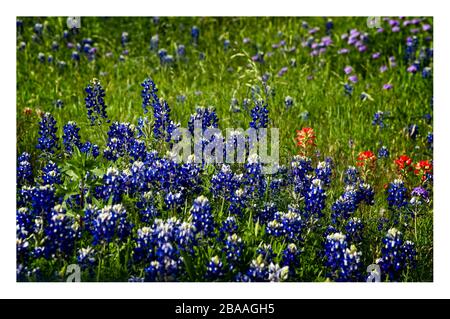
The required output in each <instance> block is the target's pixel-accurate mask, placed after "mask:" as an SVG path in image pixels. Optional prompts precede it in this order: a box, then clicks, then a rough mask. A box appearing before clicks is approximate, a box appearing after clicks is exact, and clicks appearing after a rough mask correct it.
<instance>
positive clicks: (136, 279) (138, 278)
mask: <svg viewBox="0 0 450 319" xmlns="http://www.w3.org/2000/svg"><path fill="white" fill-rule="evenodd" d="M128 282H145V278H144V277H137V276H131V277H130V278H128Z"/></svg>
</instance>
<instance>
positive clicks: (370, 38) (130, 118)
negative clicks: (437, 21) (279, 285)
mask: <svg viewBox="0 0 450 319" xmlns="http://www.w3.org/2000/svg"><path fill="white" fill-rule="evenodd" d="M16 56H17V61H16V63H17V132H16V133H17V136H16V137H17V154H16V156H17V195H16V196H17V210H16V229H17V232H16V236H17V240H16V245H17V249H16V251H17V281H67V279H68V277H69V276H70V275H73V274H75V273H76V275H77V276H78V277H76V278H78V279H77V280H80V281H83V282H85V281H102V282H103V281H131V282H142V281H227V282H228V281H240V282H243V281H245V282H247V281H252V282H253V281H258V282H263V281H272V282H273V281H293V282H311V281H312V282H323V281H362V282H365V281H370V282H372V281H386V282H387V281H389V282H393V281H410V282H422V281H433V20H432V18H421V17H417V18H414V17H393V18H373V19H367V18H366V17H357V18H350V17H345V18H344V17H342V18H339V17H333V18H332V19H329V18H324V17H314V18H306V17H284V18H281V17H279V18H270V17H258V18H256V17H246V18H239V17H223V18H221V17H204V18H200V17H195V18H189V17H176V18H175V17H174V18H169V17H160V18H153V17H142V18H140V17H138V18H136V17H133V18H131V17H130V18H125V17H111V18H108V17H103V18H95V17H81V19H79V18H75V17H73V18H70V19H68V18H67V17H49V18H43V17H40V18H32V17H18V18H17V53H16ZM180 132H184V135H183V136H180V134H179V133H180ZM251 132H254V133H255V134H256V135H252V134H250V133H251ZM187 136H189V137H192V139H188V138H187ZM195 137H197V138H195ZM276 137H277V138H278V140H277V139H276ZM264 140H267V141H268V142H267V143H268V145H269V146H270V147H269V149H268V151H269V152H268V153H271V156H269V157H267V156H265V157H264V156H263V155H262V154H261V153H260V152H259V151H260V150H261V149H262V148H260V146H261V145H262V141H264ZM181 141H185V143H184V144H183V145H184V146H187V148H191V149H192V150H194V151H193V152H192V153H191V154H189V156H185V157H183V156H181V155H180V153H177V152H176V151H175V150H179V149H177V148H176V147H177V146H179V145H180V143H181ZM186 141H187V142H186ZM271 141H275V142H271ZM255 145H256V146H258V147H257V148H255V147H254V146H255ZM219 146H220V147H219ZM238 146H242V149H241V152H239V147H238ZM255 149H256V151H255ZM274 154H275V155H274ZM230 159H232V160H230ZM233 159H234V160H233ZM239 159H240V160H239ZM268 159H269V160H268ZM268 167H270V169H267V168H268ZM9 213H12V212H9Z"/></svg>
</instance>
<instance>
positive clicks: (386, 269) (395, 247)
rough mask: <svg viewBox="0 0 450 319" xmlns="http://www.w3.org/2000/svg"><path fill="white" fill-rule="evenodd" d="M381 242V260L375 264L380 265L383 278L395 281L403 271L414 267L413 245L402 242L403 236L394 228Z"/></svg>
mask: <svg viewBox="0 0 450 319" xmlns="http://www.w3.org/2000/svg"><path fill="white" fill-rule="evenodd" d="M382 242H383V247H382V248H381V258H380V259H379V260H378V262H377V263H378V264H379V265H380V268H381V273H382V276H383V278H387V279H389V280H390V281H397V280H399V279H400V276H401V274H402V272H403V271H404V270H405V269H407V268H409V267H414V266H415V260H416V249H415V247H414V243H413V242H410V241H406V242H403V234H402V233H401V232H400V231H399V230H397V229H396V228H391V229H389V231H388V232H387V234H386V236H385V237H384V238H383V240H382Z"/></svg>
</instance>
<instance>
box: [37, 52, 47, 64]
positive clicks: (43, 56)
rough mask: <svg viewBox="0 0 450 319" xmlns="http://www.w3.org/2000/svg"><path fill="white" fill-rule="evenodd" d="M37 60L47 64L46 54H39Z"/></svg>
mask: <svg viewBox="0 0 450 319" xmlns="http://www.w3.org/2000/svg"><path fill="white" fill-rule="evenodd" d="M37 58H38V60H39V62H41V63H44V62H45V54H44V53H42V52H39V54H38V57H37Z"/></svg>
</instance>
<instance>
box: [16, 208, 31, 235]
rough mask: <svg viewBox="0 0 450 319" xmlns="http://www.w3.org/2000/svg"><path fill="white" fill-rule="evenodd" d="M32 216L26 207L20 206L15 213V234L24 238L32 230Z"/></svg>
mask: <svg viewBox="0 0 450 319" xmlns="http://www.w3.org/2000/svg"><path fill="white" fill-rule="evenodd" d="M33 223H34V220H33V216H31V215H30V210H29V209H28V208H27V207H20V208H19V209H17V213H16V236H17V238H23V239H25V238H26V237H27V236H28V235H29V234H30V233H32V232H33Z"/></svg>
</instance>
